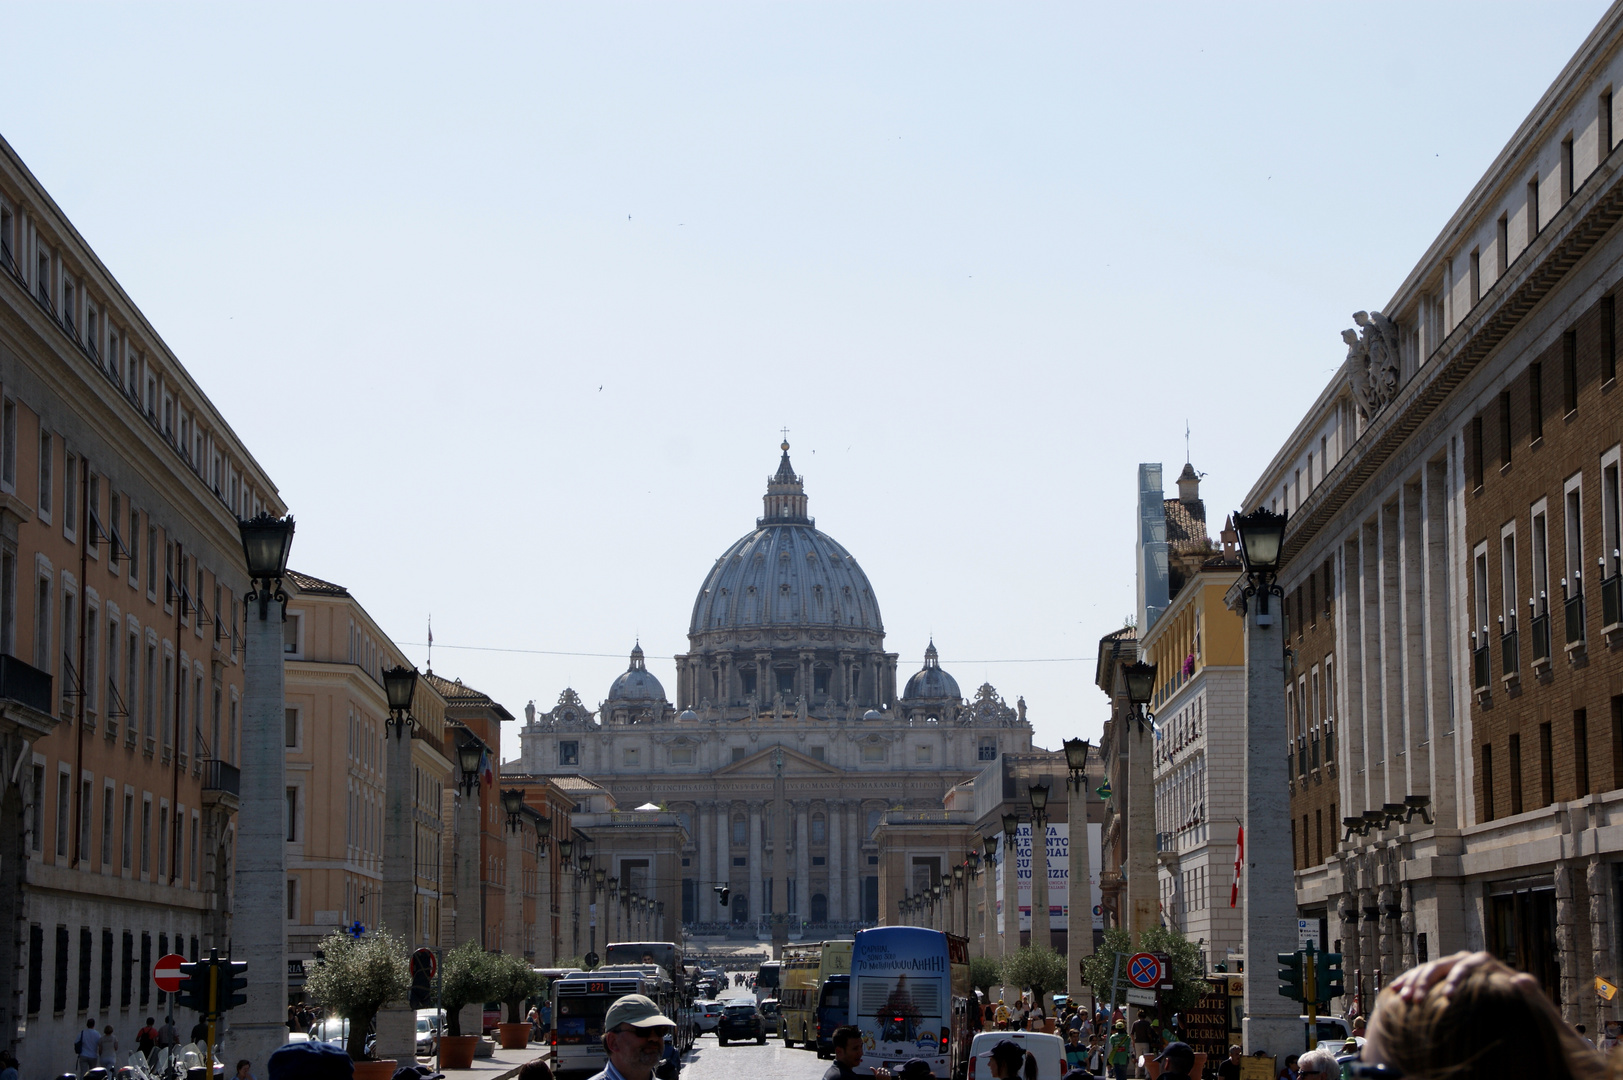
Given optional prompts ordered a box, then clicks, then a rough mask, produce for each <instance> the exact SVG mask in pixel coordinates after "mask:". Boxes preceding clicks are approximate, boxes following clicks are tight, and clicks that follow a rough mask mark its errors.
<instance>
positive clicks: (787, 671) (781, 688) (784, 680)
mask: <svg viewBox="0 0 1623 1080" xmlns="http://www.w3.org/2000/svg"><path fill="white" fill-rule="evenodd" d="M794 692H795V669H794V668H783V669H780V670H779V671H778V693H780V694H792V693H794Z"/></svg>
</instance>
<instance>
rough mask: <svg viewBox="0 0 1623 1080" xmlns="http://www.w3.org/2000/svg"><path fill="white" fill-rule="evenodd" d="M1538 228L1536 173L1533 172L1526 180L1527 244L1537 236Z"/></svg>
mask: <svg viewBox="0 0 1623 1080" xmlns="http://www.w3.org/2000/svg"><path fill="white" fill-rule="evenodd" d="M1538 230H1539V212H1538V173H1534V174H1533V179H1531V180H1529V181H1528V182H1527V242H1528V243H1529V244H1531V243H1532V242H1533V240H1534V238H1535V237H1537V236H1538Z"/></svg>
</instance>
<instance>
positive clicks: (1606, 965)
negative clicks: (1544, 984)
mask: <svg viewBox="0 0 1623 1080" xmlns="http://www.w3.org/2000/svg"><path fill="white" fill-rule="evenodd" d="M1584 885H1585V887H1586V889H1587V891H1588V893H1589V947H1590V954H1591V955H1592V956H1593V957H1594V973H1595V974H1597V975H1604V974H1607V973H1609V972H1612V971H1616V970H1617V968H1616V965H1615V964H1614V963H1613V960H1612V934H1611V918H1610V912H1611V894H1612V889H1611V876H1610V875H1609V874H1608V873H1607V872H1606V863H1604V862H1602V861H1601V858H1600V856H1599V855H1591V856H1590V857H1589V861H1588V862H1587V863H1586V864H1585V865H1584ZM1595 1008H1596V1014H1595V1016H1594V1021H1595V1023H1594V1026H1593V1027H1591V1028H1590V1030H1591V1031H1600V1032H1604V1031H1605V1030H1606V1022H1607V1021H1608V1020H1611V1019H1613V1016H1612V1003H1611V1002H1609V1001H1606V1000H1604V999H1599V998H1597V999H1596V1002H1595Z"/></svg>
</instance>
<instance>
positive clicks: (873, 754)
mask: <svg viewBox="0 0 1623 1080" xmlns="http://www.w3.org/2000/svg"><path fill="white" fill-rule="evenodd" d="M862 760H863V761H884V760H885V744H884V743H873V744H870V745H868V746H864V747H863V748H862Z"/></svg>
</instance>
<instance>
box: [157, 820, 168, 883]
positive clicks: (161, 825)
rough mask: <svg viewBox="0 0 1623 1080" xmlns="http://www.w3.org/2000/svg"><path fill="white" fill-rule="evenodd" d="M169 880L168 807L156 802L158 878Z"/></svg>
mask: <svg viewBox="0 0 1623 1080" xmlns="http://www.w3.org/2000/svg"><path fill="white" fill-rule="evenodd" d="M157 879H158V880H159V881H168V880H169V807H168V805H166V804H165V803H163V802H160V803H159V804H158V878H157Z"/></svg>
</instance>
